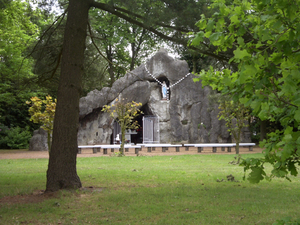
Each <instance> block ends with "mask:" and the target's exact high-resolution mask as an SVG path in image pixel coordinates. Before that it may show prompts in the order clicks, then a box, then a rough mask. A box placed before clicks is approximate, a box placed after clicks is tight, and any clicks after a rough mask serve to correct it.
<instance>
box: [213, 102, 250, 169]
mask: <svg viewBox="0 0 300 225" xmlns="http://www.w3.org/2000/svg"><path fill="white" fill-rule="evenodd" d="M219 109H220V112H219V115H218V117H219V119H220V120H222V119H223V120H225V121H226V126H227V127H228V131H229V132H230V133H231V134H232V135H233V137H234V139H235V143H236V147H235V152H236V154H237V155H239V154H240V150H239V149H240V142H241V133H242V129H243V128H244V127H248V126H249V125H248V121H249V119H250V113H249V109H248V108H247V107H245V106H244V105H243V104H241V103H239V102H234V101H232V100H231V99H224V100H220V101H219ZM238 163H239V161H238Z"/></svg>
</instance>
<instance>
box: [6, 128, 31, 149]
mask: <svg viewBox="0 0 300 225" xmlns="http://www.w3.org/2000/svg"><path fill="white" fill-rule="evenodd" d="M5 133H6V135H5V137H4V138H3V139H2V143H1V144H2V145H3V146H5V145H6V146H7V148H9V149H24V148H28V146H29V139H30V138H31V132H30V131H29V127H26V128H25V129H22V128H20V127H12V128H10V129H7V130H6V131H5Z"/></svg>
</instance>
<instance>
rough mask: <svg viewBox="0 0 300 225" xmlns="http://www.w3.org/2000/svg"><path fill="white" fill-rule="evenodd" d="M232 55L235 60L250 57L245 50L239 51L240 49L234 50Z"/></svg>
mask: <svg viewBox="0 0 300 225" xmlns="http://www.w3.org/2000/svg"><path fill="white" fill-rule="evenodd" d="M233 53H234V57H235V58H236V59H243V58H245V57H250V54H249V53H248V52H247V50H246V49H244V50H241V49H240V48H237V49H236V50H234V51H233Z"/></svg>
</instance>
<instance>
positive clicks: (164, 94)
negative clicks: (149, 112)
mask: <svg viewBox="0 0 300 225" xmlns="http://www.w3.org/2000/svg"><path fill="white" fill-rule="evenodd" d="M161 92H162V100H168V88H167V84H166V82H165V81H164V82H163V83H162V86H161Z"/></svg>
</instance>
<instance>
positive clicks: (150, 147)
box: [137, 144, 182, 152]
mask: <svg viewBox="0 0 300 225" xmlns="http://www.w3.org/2000/svg"><path fill="white" fill-rule="evenodd" d="M137 145H139V146H141V147H145V148H147V152H151V151H155V148H162V152H166V151H167V150H168V149H169V148H175V149H176V152H179V148H180V147H182V145H173V144H137Z"/></svg>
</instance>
